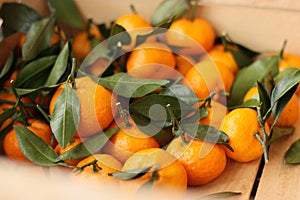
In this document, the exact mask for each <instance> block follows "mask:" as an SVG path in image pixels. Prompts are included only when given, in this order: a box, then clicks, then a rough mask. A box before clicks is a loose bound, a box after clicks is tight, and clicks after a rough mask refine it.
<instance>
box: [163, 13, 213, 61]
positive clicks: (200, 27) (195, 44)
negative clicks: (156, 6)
mask: <svg viewBox="0 0 300 200" xmlns="http://www.w3.org/2000/svg"><path fill="white" fill-rule="evenodd" d="M215 38H216V33H215V31H214V29H213V27H212V25H211V24H210V23H209V22H208V21H207V20H205V19H203V18H195V19H194V20H193V21H190V20H188V19H186V18H181V19H178V20H175V21H174V22H173V23H172V25H171V26H170V28H169V31H168V32H167V34H166V41H167V43H168V44H169V45H174V46H181V47H188V48H190V49H189V50H187V51H183V53H184V54H186V55H194V54H201V53H203V50H205V51H209V50H210V49H211V48H212V47H213V45H214V42H215Z"/></svg>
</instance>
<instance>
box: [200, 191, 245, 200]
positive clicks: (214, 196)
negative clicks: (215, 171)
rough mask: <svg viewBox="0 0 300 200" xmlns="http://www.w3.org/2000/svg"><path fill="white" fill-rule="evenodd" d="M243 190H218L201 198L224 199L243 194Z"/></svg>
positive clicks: (202, 199)
mask: <svg viewBox="0 0 300 200" xmlns="http://www.w3.org/2000/svg"><path fill="white" fill-rule="evenodd" d="M241 194H242V193H241V192H231V191H224V192H217V193H213V194H209V195H206V196H203V197H201V198H200V199H201V200H208V199H211V200H213V199H224V198H229V197H233V196H237V195H241Z"/></svg>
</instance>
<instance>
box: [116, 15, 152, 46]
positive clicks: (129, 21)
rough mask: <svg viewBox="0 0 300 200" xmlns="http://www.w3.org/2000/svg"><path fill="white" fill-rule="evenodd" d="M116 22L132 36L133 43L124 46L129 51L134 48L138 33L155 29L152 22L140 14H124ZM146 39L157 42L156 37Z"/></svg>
mask: <svg viewBox="0 0 300 200" xmlns="http://www.w3.org/2000/svg"><path fill="white" fill-rule="evenodd" d="M115 24H118V25H120V26H122V27H123V28H124V29H125V30H126V31H127V32H128V33H129V35H130V37H131V43H130V44H129V45H123V46H122V48H123V49H125V50H127V51H131V50H132V49H133V48H134V46H135V43H136V37H137V36H138V35H142V34H146V33H148V32H150V31H152V29H153V27H152V26H151V24H150V23H149V22H148V21H147V20H146V19H144V18H143V17H142V16H141V15H139V14H126V15H122V16H120V17H119V18H118V19H116V21H115ZM146 41H148V42H155V41H156V37H155V36H150V37H149V38H148V39H147V40H146Z"/></svg>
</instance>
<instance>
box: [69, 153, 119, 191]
mask: <svg viewBox="0 0 300 200" xmlns="http://www.w3.org/2000/svg"><path fill="white" fill-rule="evenodd" d="M95 160H97V162H96V166H95V167H93V165H89V166H87V167H85V168H84V169H83V170H82V171H76V169H74V170H73V173H72V174H71V180H73V181H75V182H79V183H86V184H92V185H95V184H97V185H100V186H101V185H105V186H107V185H112V186H114V187H117V186H118V182H119V181H118V179H116V178H114V177H112V176H109V175H108V174H109V173H113V172H117V171H120V170H121V168H122V164H121V163H120V162H119V161H117V160H116V159H115V158H114V157H112V156H111V155H108V154H93V155H90V156H88V157H86V158H84V159H83V160H81V161H80V162H79V163H78V164H77V167H82V166H84V165H87V164H89V163H91V162H93V161H95Z"/></svg>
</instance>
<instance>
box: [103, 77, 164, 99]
mask: <svg viewBox="0 0 300 200" xmlns="http://www.w3.org/2000/svg"><path fill="white" fill-rule="evenodd" d="M168 83H169V81H168V80H150V79H139V78H135V77H132V76H130V75H128V74H126V73H123V72H121V73H117V74H115V75H113V76H109V77H104V78H100V79H99V81H98V84H100V85H102V86H103V87H106V88H107V89H109V90H111V91H113V92H114V93H115V94H117V95H120V96H123V97H127V98H139V97H143V96H145V95H146V94H149V93H151V92H153V91H155V90H157V89H161V86H163V85H166V84H168Z"/></svg>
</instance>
